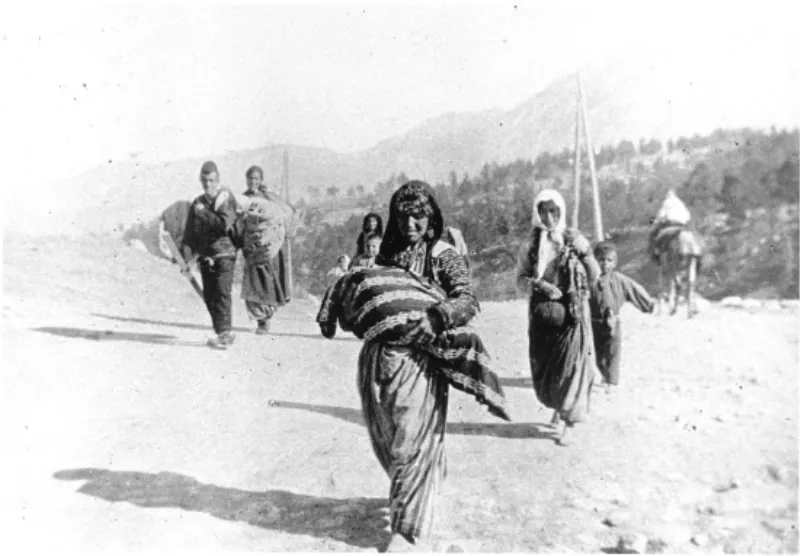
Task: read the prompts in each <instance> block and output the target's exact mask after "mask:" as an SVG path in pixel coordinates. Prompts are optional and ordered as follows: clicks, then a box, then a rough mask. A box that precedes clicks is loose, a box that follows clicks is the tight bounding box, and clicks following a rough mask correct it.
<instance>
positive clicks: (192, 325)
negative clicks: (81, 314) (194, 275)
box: [90, 313, 255, 332]
mask: <svg viewBox="0 0 800 556" xmlns="http://www.w3.org/2000/svg"><path fill="white" fill-rule="evenodd" d="M90 314H91V315H92V316H93V317H101V318H104V319H109V320H116V321H120V322H135V323H136V324H153V325H156V326H173V327H175V328H188V329H189V330H206V331H210V330H211V324H195V323H191V322H175V321H169V320H154V319H142V318H137V317H119V316H116V315H104V314H102V313H90ZM253 330H255V326H253V328H242V327H239V326H234V327H233V331H234V332H252V331H253Z"/></svg>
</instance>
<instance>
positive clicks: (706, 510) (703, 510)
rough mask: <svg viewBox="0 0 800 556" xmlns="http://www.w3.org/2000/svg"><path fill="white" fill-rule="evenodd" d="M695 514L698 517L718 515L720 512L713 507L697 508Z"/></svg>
mask: <svg viewBox="0 0 800 556" xmlns="http://www.w3.org/2000/svg"><path fill="white" fill-rule="evenodd" d="M697 513H698V514H700V515H720V511H719V510H718V509H717V508H715V507H714V506H698V507H697Z"/></svg>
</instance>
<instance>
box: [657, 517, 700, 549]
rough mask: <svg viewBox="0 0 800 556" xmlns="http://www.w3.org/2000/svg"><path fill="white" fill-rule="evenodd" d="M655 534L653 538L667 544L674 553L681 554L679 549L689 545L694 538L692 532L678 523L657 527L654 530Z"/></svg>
mask: <svg viewBox="0 0 800 556" xmlns="http://www.w3.org/2000/svg"><path fill="white" fill-rule="evenodd" d="M653 533H654V535H653V538H657V539H660V540H661V541H663V542H665V543H666V544H667V545H669V546H670V547H671V548H672V549H673V551H674V552H680V550H677V549H678V548H679V547H681V546H683V545H685V544H686V543H688V542H689V541H690V540H691V538H692V531H691V530H689V529H687V528H686V527H685V526H683V525H680V524H677V523H664V524H659V525H656V526H655V527H654V529H653Z"/></svg>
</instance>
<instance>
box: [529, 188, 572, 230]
mask: <svg viewBox="0 0 800 556" xmlns="http://www.w3.org/2000/svg"><path fill="white" fill-rule="evenodd" d="M546 201H553V202H554V203H555V204H556V206H557V207H558V210H559V211H560V213H561V214H560V215H559V217H558V222H556V225H555V227H554V228H550V229H548V228H546V227H545V225H544V224H543V223H542V219H541V218H540V217H539V204H540V203H544V202H546ZM533 225H534V227H536V228H541V229H543V230H547V231H548V232H557V233H558V234H559V235H561V234H562V233H564V230H565V229H566V228H567V204H566V203H565V202H564V197H562V196H561V193H559V192H558V191H556V190H555V189H543V190H542V191H540V192H539V194H538V195H536V198H535V199H534V200H533Z"/></svg>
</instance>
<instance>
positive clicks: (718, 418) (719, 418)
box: [714, 415, 725, 423]
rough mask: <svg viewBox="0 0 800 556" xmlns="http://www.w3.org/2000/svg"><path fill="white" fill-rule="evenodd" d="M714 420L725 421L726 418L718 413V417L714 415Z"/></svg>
mask: <svg viewBox="0 0 800 556" xmlns="http://www.w3.org/2000/svg"><path fill="white" fill-rule="evenodd" d="M714 420H715V421H716V422H717V423H724V422H725V419H724V418H723V417H722V415H717V416H716V417H714Z"/></svg>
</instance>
